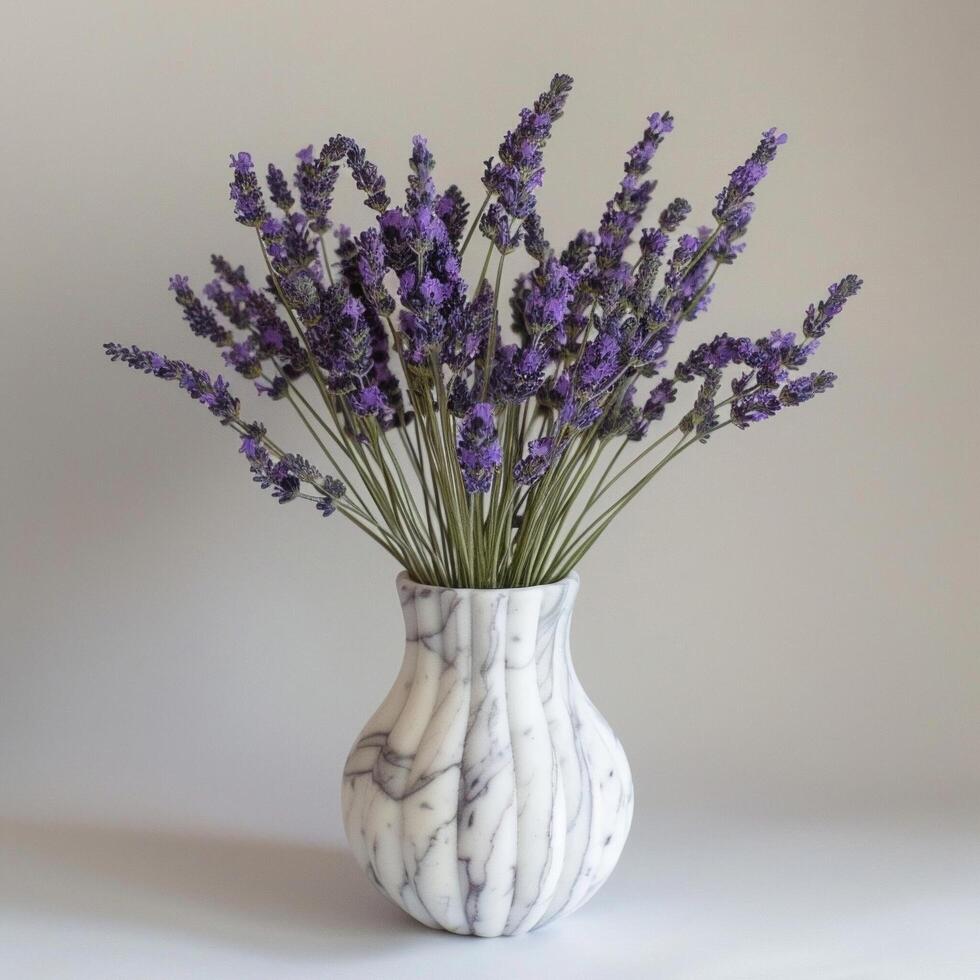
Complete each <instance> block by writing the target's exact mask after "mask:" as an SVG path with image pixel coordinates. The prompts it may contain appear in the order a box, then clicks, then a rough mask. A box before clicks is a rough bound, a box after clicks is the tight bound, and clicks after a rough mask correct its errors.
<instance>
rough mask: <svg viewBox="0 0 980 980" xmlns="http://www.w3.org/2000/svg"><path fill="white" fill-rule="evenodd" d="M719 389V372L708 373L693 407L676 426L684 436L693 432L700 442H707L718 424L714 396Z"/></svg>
mask: <svg viewBox="0 0 980 980" xmlns="http://www.w3.org/2000/svg"><path fill="white" fill-rule="evenodd" d="M720 387H721V372H720V371H716V370H711V371H709V372H708V373H707V374H706V375H705V378H704V381H703V382H702V384H701V387H700V389H699V390H698V396H697V398H695V399H694V407H693V408H692V409H691V411H690V412H688V413H687V415H685V416H684V417H683V418H682V419H681V420H680V423H679V424H678V428H679V429H680V430H681V432H683V433H684V434H685V435H687V434H689V433H691V432H694V433H695V434H696V435H697V436H698V439H699V440H700V441H701V442H707V440H708V437H709V436H710V435H711V432H712V430H713V429H714V427H715V426H716V425H717V424H718V411H717V409H716V408H715V395H717V394H718V389H719V388H720Z"/></svg>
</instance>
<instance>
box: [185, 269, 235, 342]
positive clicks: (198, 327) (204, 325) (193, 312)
mask: <svg viewBox="0 0 980 980" xmlns="http://www.w3.org/2000/svg"><path fill="white" fill-rule="evenodd" d="M170 289H171V291H172V292H173V294H174V298H175V299H176V300H177V302H178V304H179V305H180V306H181V307H183V310H184V320H185V321H186V322H187V325H188V326H189V327H190V328H191V331H192V332H193V333H194V335H195V336H196V337H206V338H207V339H208V340H210V341H211V343H213V344H217V345H218V346H219V347H224V346H226V345H228V344H230V343H231V342H232V337H231V334H230V333H229V331H227V330H226V329H225V328H224V327H223V326H221V324H220V323H218V319H217V317H216V316H215V315H214V312H213V311H212V310H211V308H210V307H208V306H205V305H204V304H203V303H202V302H201V301H200V300H199V299H198V298H197V296H195V295H194V291H193V290H192V289H191V287H190V283H189V281H188V279H187V276H171V277H170Z"/></svg>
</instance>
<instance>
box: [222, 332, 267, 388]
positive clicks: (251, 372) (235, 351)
mask: <svg viewBox="0 0 980 980" xmlns="http://www.w3.org/2000/svg"><path fill="white" fill-rule="evenodd" d="M221 357H222V359H223V360H224V362H225V364H227V365H228V367H230V368H234V370H236V371H237V372H238V373H239V374H240V375H242V377H244V378H257V377H258V376H259V375H260V374H261V373H262V362H261V361H260V360H259V358H258V356H257V354H256V351H255V341H254V340H253V339H252V338H251V337H249V338H248V339H246V340H243V341H242V342H241V343H237V344H232V345H231V347H229V348H228V350H226V351H222V352H221Z"/></svg>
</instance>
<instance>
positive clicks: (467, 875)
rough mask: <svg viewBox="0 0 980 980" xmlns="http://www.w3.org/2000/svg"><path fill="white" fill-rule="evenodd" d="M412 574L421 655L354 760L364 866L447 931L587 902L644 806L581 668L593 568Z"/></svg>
mask: <svg viewBox="0 0 980 980" xmlns="http://www.w3.org/2000/svg"><path fill="white" fill-rule="evenodd" d="M397 585H398V591H399V595H400V598H401V604H402V611H403V613H404V617H405V632H406V644H405V660H404V663H403V664H402V668H401V671H400V673H399V675H398V678H397V679H396V681H395V684H394V686H393V687H392V689H391V691H390V692H389V693H388V696H387V697H386V698H385V700H384V701H383V702H382V704H381V707H380V708H378V710H377V711H376V712H375V713H374V716H373V717H372V718H371V720H370V721H369V722H368V723H367V725H365V727H364V730H363V731H362V732H361V735H360V737H359V738H358V740H357V742H356V743H355V745H354V748H353V749H352V750H351V753H350V756H349V757H348V759H347V765H346V766H345V769H344V783H343V791H342V794H343V810H344V826H345V828H346V831H347V839H348V840H349V841H350V845H351V848H352V849H353V851H354V855H355V857H356V858H357V861H358V863H359V864H360V865H361V866H362V867H363V868H364V869H365V871H366V872H367V874H368V876H369V877H370V878H371V880H372V881H373V882H374V883H375V884H376V885H377V886H378V888H380V889H381V891H382V892H383V893H384V894H385V895H387V896H388V898H390V899H391V900H392V901H393V902H395V903H397V904H398V905H400V906H401V907H402V908H403V909H404V910H405V911H406V912H408V914H409V915H411V916H413V917H414V918H416V919H418V921H419V922H422V923H424V924H425V925H427V926H431V927H432V928H435V929H445V930H448V931H450V932H455V933H461V934H465V935H476V936H509V935H515V934H518V933H523V932H527V931H528V930H530V929H533V928H535V927H537V926H541V925H543V924H545V923H546V922H549V921H551V920H552V919H555V918H557V917H558V916H562V915H567V914H568V913H569V912H573V911H574V910H575V909H577V908H578V907H579V906H580V905H582V904H583V903H584V902H585V901H587V900H588V899H589V898H590V897H591V896H592V895H594V894H595V892H596V890H597V889H598V888H599V886H600V885H601V884H602V883H603V882H604V881H605V880H606V878H607V877H608V876H609V874H610V872H611V871H612V869H613V867H614V866H615V864H616V861H617V860H618V858H619V855H620V853H621V851H622V849H623V845H624V844H625V842H626V835H627V833H628V831H629V826H630V820H631V818H632V813H633V784H632V779H631V776H630V769H629V764H628V763H627V761H626V755H625V753H624V752H623V749H622V746H621V745H620V744H619V740H618V739H617V738H616V736H615V735H614V734H613V732H612V730H611V729H610V727H609V725H608V724H607V723H606V721H605V720H604V719H603V717H602V716H601V715H600V714H599V712H598V711H596V709H595V707H594V706H593V705H592V702H591V701H589V699H588V697H587V696H586V694H585V691H584V690H583V689H582V686H581V684H580V683H579V681H578V678H577V677H576V675H575V670H574V668H573V667H572V662H571V657H570V654H569V644H568V636H569V629H570V625H571V617H572V607H573V605H574V603H575V596H576V593H577V592H578V576H577V575H572V576H571V577H569V578H567V579H565V580H564V581H561V582H556V583H554V584H552V585H542V586H535V587H533V588H526V589H448V588H435V587H432V586H427V585H418V584H417V583H415V582H413V581H412V580H411V579H410V578H409V577H408V576H407V575H406V574H404V573H403V574H401V575H400V576H399V577H398V580H397Z"/></svg>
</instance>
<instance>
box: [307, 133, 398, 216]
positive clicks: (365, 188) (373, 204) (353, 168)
mask: <svg viewBox="0 0 980 980" xmlns="http://www.w3.org/2000/svg"><path fill="white" fill-rule="evenodd" d="M324 152H325V153H326V154H327V156H328V157H329V158H330V159H331V160H339V159H341V156H343V157H345V158H346V160H347V166H348V168H349V169H350V172H351V176H352V177H353V178H354V184H355V186H356V187H357V189H358V190H359V191H361V193H362V194H364V203H365V204H366V205H367V206H368V207H369V208H371V210H372V211H378V212H380V213H383V212H384V211H387V210H388V205H389V204H391V198H389V197H388V195H387V193H386V192H385V179H384V177H382V176H381V174H380V173H378V168H377V167H376V166H375V165H374V164H373V163H372V162H371V161H370V160H368V158H367V154H366V153H365V151H364V149H363V148H362V147H360V146H358V145H357V143H355V142H354V141H353V140H352V139H350V138H349V137H346V136H335V137H334V138H333V139H332V140H331V141H330V142H329V143H327V145H326V146H325V147H324ZM338 154H340V155H338Z"/></svg>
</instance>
